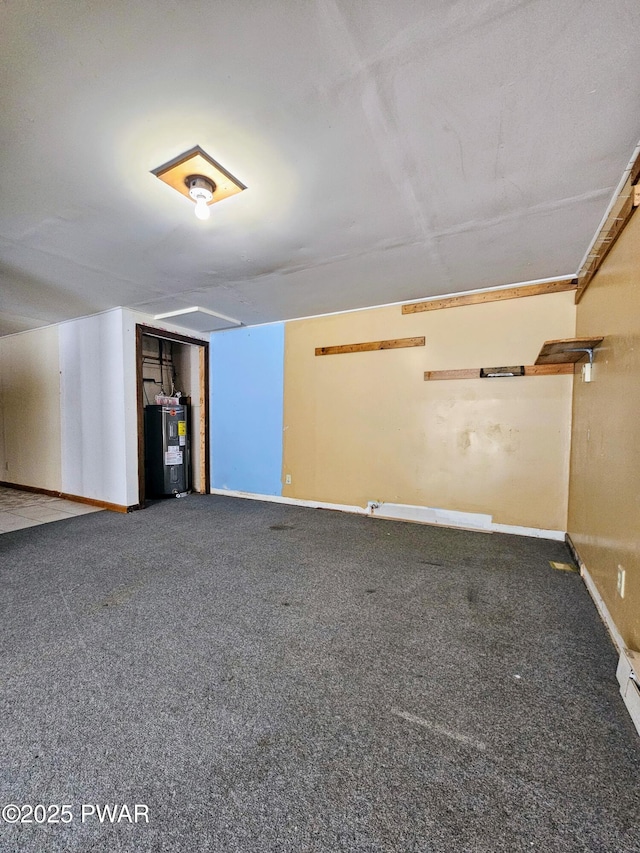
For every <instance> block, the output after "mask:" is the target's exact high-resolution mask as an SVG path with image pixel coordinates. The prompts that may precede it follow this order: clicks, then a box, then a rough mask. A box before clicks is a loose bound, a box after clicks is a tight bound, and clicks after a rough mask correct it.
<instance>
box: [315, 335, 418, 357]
mask: <svg viewBox="0 0 640 853" xmlns="http://www.w3.org/2000/svg"><path fill="white" fill-rule="evenodd" d="M423 346H424V338H393V339H392V340H389V341H367V342H366V343H362V344H342V345H340V346H335V347H316V355H343V354H344V353H348V352H374V351H375V350H382V349H401V348H403V347H423Z"/></svg>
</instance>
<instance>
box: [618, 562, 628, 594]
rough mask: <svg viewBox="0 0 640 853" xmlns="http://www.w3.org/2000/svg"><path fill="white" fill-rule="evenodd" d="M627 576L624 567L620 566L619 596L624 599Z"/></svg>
mask: <svg viewBox="0 0 640 853" xmlns="http://www.w3.org/2000/svg"><path fill="white" fill-rule="evenodd" d="M626 574H627V573H626V571H625V570H624V569H623V568H622V566H621V565H618V595H619V596H620V598H624V581H625V576H626Z"/></svg>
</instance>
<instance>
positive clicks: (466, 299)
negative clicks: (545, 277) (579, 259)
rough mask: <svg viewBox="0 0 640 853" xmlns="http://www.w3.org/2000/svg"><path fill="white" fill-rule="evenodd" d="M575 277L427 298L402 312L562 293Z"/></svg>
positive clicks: (575, 281)
mask: <svg viewBox="0 0 640 853" xmlns="http://www.w3.org/2000/svg"><path fill="white" fill-rule="evenodd" d="M577 286H578V281H577V279H575V278H574V279H558V280H556V281H545V282H541V283H540V284H523V285H520V286H519V287H505V288H502V290H484V291H482V292H481V293H465V294H463V295H461V296H445V297H443V298H442V299H429V300H427V301H425V302H410V303H408V304H407V305H403V306H402V313H403V314H417V313H419V312H421V311H438V310H440V309H441V308H457V307H459V306H461V305H483V304H484V303H486V302H500V301H502V300H503V299H521V298H522V297H525V296H541V295H543V294H545V293H562V292H563V291H565V290H575V289H576V287H577Z"/></svg>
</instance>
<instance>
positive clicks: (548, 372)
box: [424, 364, 573, 382]
mask: <svg viewBox="0 0 640 853" xmlns="http://www.w3.org/2000/svg"><path fill="white" fill-rule="evenodd" d="M481 370H482V368H481V367H469V368H464V369H462V370H426V371H425V374H424V378H425V382H430V381H433V380H434V379H480V371H481ZM572 373H573V364H528V365H525V367H524V376H563V375H565V374H572ZM487 378H491V379H494V378H501V377H487ZM507 378H510V379H511V378H517V377H507Z"/></svg>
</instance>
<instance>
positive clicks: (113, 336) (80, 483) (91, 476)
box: [59, 308, 135, 506]
mask: <svg viewBox="0 0 640 853" xmlns="http://www.w3.org/2000/svg"><path fill="white" fill-rule="evenodd" d="M59 334H60V374H61V375H60V380H61V381H60V404H61V426H62V430H61V456H62V491H63V492H67V493H69V494H71V495H79V496H81V497H86V498H93V499H95V500H100V501H106V502H107V503H114V504H119V505H125V506H127V505H130V501H129V488H128V477H129V471H128V468H127V461H128V460H127V453H128V444H129V443H130V442H129V440H128V435H127V424H126V422H125V400H124V394H123V391H124V389H125V388H126V384H127V382H126V375H125V374H126V373H127V372H128V370H129V368H128V366H127V369H126V370H125V360H124V357H123V354H124V335H123V324H122V309H120V308H116V309H114V310H112V311H107V312H105V313H103V314H97V315H95V316H93V317H85V318H82V319H80V320H71V321H69V322H67V323H63V324H61V325H60V327H59ZM133 373H134V376H133V382H134V385H135V360H134V370H133ZM134 435H135V433H134Z"/></svg>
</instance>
